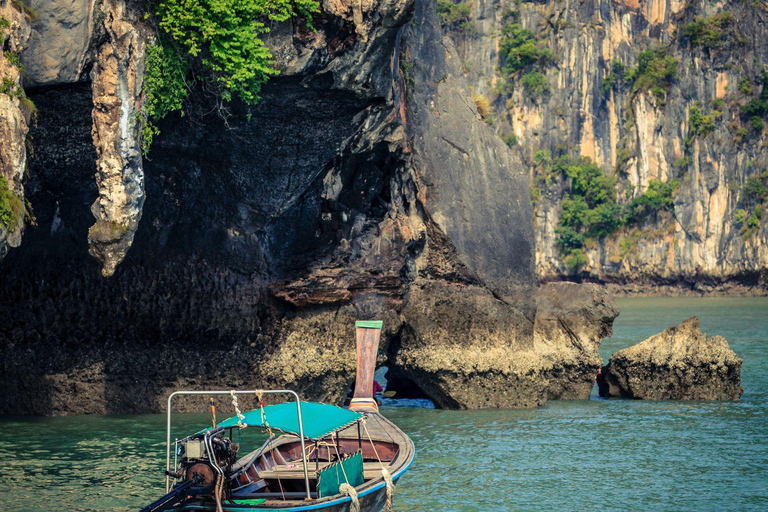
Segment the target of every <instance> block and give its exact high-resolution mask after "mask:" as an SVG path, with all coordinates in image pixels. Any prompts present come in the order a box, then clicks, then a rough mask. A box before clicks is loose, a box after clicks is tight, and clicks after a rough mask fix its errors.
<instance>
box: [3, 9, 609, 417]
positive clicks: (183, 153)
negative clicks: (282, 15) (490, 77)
mask: <svg viewBox="0 0 768 512" xmlns="http://www.w3.org/2000/svg"><path fill="white" fill-rule="evenodd" d="M120 5H122V4H120V2H105V3H103V4H102V8H109V9H107V11H100V12H103V13H105V16H104V17H103V18H99V21H98V22H99V23H101V24H102V25H103V26H104V27H106V29H112V30H118V29H121V30H122V29H125V30H126V32H124V34H125V36H126V37H124V38H110V37H107V36H109V30H107V32H105V38H102V39H100V40H99V41H98V42H99V44H100V45H101V46H96V47H95V48H97V49H98V53H96V54H94V55H98V60H97V61H95V63H94V66H95V67H94V75H93V86H92V88H90V89H89V87H88V85H77V84H71V83H69V84H60V85H58V86H56V87H48V88H38V89H37V90H36V91H35V93H34V94H35V100H36V101H37V102H38V104H39V106H40V121H39V124H38V127H37V128H36V129H35V132H34V136H35V137H36V141H37V143H38V145H39V151H38V154H37V156H36V158H35V159H33V160H32V162H31V172H30V179H29V183H28V188H29V189H30V190H32V195H31V197H32V202H33V204H35V205H36V212H37V217H38V222H37V226H35V227H33V228H30V230H29V233H28V236H27V238H26V240H25V243H24V244H23V245H22V246H21V247H20V248H19V249H18V250H17V251H14V252H12V253H11V254H9V256H8V257H7V258H6V259H5V260H4V261H3V262H2V263H0V270H2V272H0V349H1V350H2V353H3V356H4V357H3V358H2V361H1V362H0V382H1V383H2V386H3V387H4V389H9V390H10V391H11V392H9V393H7V394H5V396H4V398H2V399H1V400H0V413H27V414H32V413H34V414H64V413H77V412H150V411H157V410H160V409H161V408H162V407H163V405H164V400H165V396H166V395H167V393H168V392H170V391H172V390H174V389H179V388H183V387H187V388H188V387H211V386H215V387H223V388H231V387H256V388H258V387H268V386H269V387H286V386H287V387H291V388H295V389H297V391H299V392H300V393H301V394H302V395H303V396H305V397H307V398H313V399H321V400H326V401H331V402H338V401H340V400H341V399H342V398H343V396H344V394H345V392H346V389H347V387H348V385H349V384H350V383H351V381H352V379H353V375H354V368H353V367H354V353H355V352H354V332H353V329H354V328H353V323H354V320H356V319H370V318H381V319H383V320H384V323H385V330H384V335H383V346H382V355H381V362H382V363H387V364H389V365H390V366H391V367H393V368H394V369H395V370H397V371H399V372H400V373H401V374H403V375H404V376H406V377H407V378H409V379H410V380H411V381H412V382H413V383H414V384H415V385H416V386H418V387H420V388H422V389H423V390H424V391H426V392H427V393H428V395H429V396H430V397H432V398H433V399H435V400H436V401H437V402H438V404H439V405H441V406H445V407H487V406H533V405H538V404H542V403H544V401H546V400H547V399H548V398H555V397H582V398H583V397H584V389H585V388H584V386H583V385H582V384H583V382H586V381H587V380H590V379H591V378H592V376H593V375H594V372H595V369H596V368H594V366H595V364H594V361H593V359H594V357H593V356H594V354H593V352H594V350H595V347H596V346H597V344H598V343H599V338H600V335H601V333H602V334H604V333H605V332H607V331H606V329H607V327H606V325H610V322H611V320H612V319H613V317H614V316H615V315H616V314H617V311H616V310H615V308H614V307H613V306H612V305H611V303H610V300H609V299H607V298H606V297H605V296H603V295H601V294H600V293H599V292H597V291H596V290H591V289H590V290H586V291H585V292H578V293H576V292H574V293H565V294H563V297H562V301H563V304H561V305H559V306H558V307H565V308H566V310H569V311H574V312H579V308H580V307H581V306H576V305H572V306H570V308H569V307H568V306H567V304H568V299H567V298H568V297H569V296H570V297H572V299H573V300H576V301H577V302H579V303H582V302H584V301H586V302H587V306H586V308H587V309H590V305H589V304H590V303H589V301H592V306H593V309H590V311H593V312H594V315H592V316H591V317H589V318H590V319H589V320H583V319H582V320H579V319H569V320H566V323H567V324H569V325H571V324H572V325H575V326H576V327H571V329H572V331H573V333H572V334H568V335H561V334H556V333H555V331H556V327H555V326H554V325H550V326H549V327H547V326H548V325H549V324H550V323H551V318H552V315H553V312H552V311H551V310H549V312H546V313H545V314H544V316H543V317H537V311H536V304H537V299H536V298H535V293H536V292H535V289H534V283H535V275H534V267H533V263H534V254H533V229H532V207H531V203H530V200H529V189H528V182H527V177H526V176H525V173H524V169H523V167H522V165H521V162H520V160H519V157H518V156H517V155H515V154H514V153H512V152H511V151H510V150H509V149H508V148H507V147H506V146H505V145H504V144H503V143H502V142H501V141H500V140H499V139H498V138H497V137H496V135H495V134H494V132H493V130H492V129H491V128H489V127H488V126H486V125H485V124H484V123H483V122H482V121H481V120H480V118H479V115H478V113H477V110H476V107H475V105H474V103H473V102H472V101H471V99H470V94H469V91H468V89H467V84H466V81H465V79H464V77H463V74H462V72H461V70H460V67H459V59H458V56H457V53H456V51H455V49H454V47H453V45H452V43H451V42H450V40H448V39H446V38H443V35H442V34H441V32H440V30H439V20H438V18H437V14H436V11H435V5H434V3H433V2H430V1H416V2H407V1H382V2H374V3H371V4H370V5H368V4H366V5H365V6H362V7H361V6H360V4H358V3H355V2H326V3H325V4H324V13H323V14H322V15H320V16H318V17H317V19H316V20H315V21H314V23H313V24H314V26H315V28H316V29H317V30H316V31H311V30H308V29H307V28H306V26H305V25H304V24H303V23H301V22H297V23H286V24H284V25H280V26H278V27H275V30H274V31H273V32H272V33H271V35H270V38H269V44H270V47H272V48H274V52H275V55H276V57H277V58H278V62H279V63H280V65H281V71H282V74H281V76H279V77H277V78H275V79H273V80H271V81H270V82H269V83H268V84H267V85H266V86H265V87H264V89H263V91H262V97H263V99H262V101H261V102H260V103H259V105H258V106H256V107H255V108H253V109H250V110H248V109H246V108H245V107H244V106H242V105H233V106H232V115H231V117H229V118H228V119H222V118H221V117H219V116H216V115H209V114H206V113H207V112H210V111H211V110H212V109H211V104H210V100H209V99H207V98H206V97H205V95H203V94H198V93H196V94H193V99H192V104H191V105H189V107H188V112H187V116H186V117H185V118H184V119H181V118H179V117H177V116H170V117H169V118H166V119H165V120H164V121H163V123H162V125H161V126H160V128H161V131H162V134H163V135H162V136H161V137H159V138H158V140H157V141H156V142H155V145H154V147H153V149H152V152H151V154H150V155H149V158H147V159H145V160H144V161H143V162H141V164H142V167H143V172H144V179H145V186H144V197H145V199H144V202H143V208H141V219H140V220H138V218H137V224H136V232H135V236H133V243H132V245H131V246H130V250H128V251H127V253H125V259H124V260H123V262H122V263H121V264H120V265H119V266H117V267H116V268H114V275H113V277H111V278H108V279H106V278H104V277H102V276H101V275H100V265H99V264H98V263H97V262H96V261H94V260H93V259H92V258H90V257H89V256H88V254H87V252H88V249H89V247H90V248H91V249H93V248H94V247H98V244H95V243H94V236H93V232H94V229H91V228H90V225H91V223H92V217H91V215H90V212H89V209H90V205H91V204H93V203H94V201H95V200H97V199H98V201H99V203H98V204H101V201H102V200H104V199H105V195H104V183H105V181H104V179H103V178H104V177H103V174H104V173H103V172H101V171H99V170H100V169H103V164H104V161H105V154H106V153H107V149H105V148H108V149H110V150H111V149H112V146H109V145H108V144H107V142H109V144H114V143H115V142H121V143H123V142H124V143H125V144H126V148H127V151H125V152H122V153H119V157H120V158H123V160H120V159H119V158H116V159H115V160H114V161H116V162H118V164H119V165H118V164H116V165H115V166H113V167H112V168H113V169H118V170H119V169H122V171H121V172H122V175H121V176H122V177H123V178H125V176H126V172H127V171H126V167H125V166H126V165H127V164H126V160H125V159H124V157H125V155H130V154H131V151H132V149H133V148H134V147H135V146H133V144H132V141H131V139H130V138H127V139H126V138H125V137H124V136H123V135H125V134H126V133H128V132H126V131H125V130H123V131H120V130H113V129H110V127H111V126H114V120H115V116H117V119H119V118H120V116H121V115H122V114H123V111H124V109H125V108H135V105H136V100H135V91H136V90H137V89H136V87H137V85H136V84H137V83H138V81H139V75H140V68H141V65H140V63H139V62H134V61H131V60H129V61H125V60H121V59H125V57H126V55H127V53H125V52H133V53H132V55H134V60H135V58H136V57H137V56H139V55H140V54H141V52H140V44H141V42H140V39H138V40H137V39H136V38H137V37H139V35H140V34H139V32H140V28H136V26H137V25H136V24H132V23H129V24H128V25H123V24H122V21H121V20H124V19H125V17H120V16H119V13H120V12H121V11H120V10H119V7H120ZM114 9H117V10H114ZM115 13H117V15H116V14H115ZM110 15H112V17H111V18H110ZM131 19H135V18H131ZM110 23H111V24H110ZM115 23H117V24H118V25H119V26H118V27H117V28H114V24H115ZM131 27H133V28H131ZM136 31H139V32H136ZM137 34H139V35H137ZM116 41H117V42H118V43H119V44H116V43H115V42H116ZM131 41H134V42H133V43H131ZM136 41H139V42H136ZM123 43H130V44H134V45H137V46H130V44H129V45H128V46H124V45H123ZM131 48H132V49H131ZM121 62H123V63H124V64H125V66H124V67H123V68H120V63H121ZM113 64H114V65H113ZM115 65H116V66H117V68H115V67H114V66H115ZM115 69H117V71H115ZM121 69H122V70H123V71H121ZM121 72H122V73H123V74H122V75H121ZM121 77H127V78H126V80H127V81H126V80H123V81H121V80H122V78H121ZM120 84H123V85H122V86H121V85H120ZM126 85H127V86H129V87H128V89H129V91H133V94H132V95H129V96H128V99H127V100H126V101H123V100H124V97H121V96H119V95H118V96H114V91H115V90H117V91H118V92H119V91H120V90H121V89H120V87H125V86H126ZM102 92H103V94H102ZM121 98H123V99H121ZM118 100H119V101H118ZM91 109H93V110H94V114H93V120H92V119H91V115H90V111H91ZM247 114H250V115H247ZM102 115H103V116H104V119H103V120H102V119H101V117H100V116H102ZM92 125H93V127H94V133H95V136H94V140H95V142H96V145H94V144H92V143H91V142H90V141H89V134H90V132H91V126H92ZM118 128H120V126H119V123H118ZM101 130H108V133H109V135H108V136H107V138H106V139H105V142H104V144H100V141H101V140H102V139H101V138H100V137H101V133H102V132H101ZM121 134H122V135H121ZM110 161H111V160H110ZM128 161H130V160H128ZM121 166H122V167H121ZM133 169H134V170H135V169H136V168H135V167H134V168H133ZM97 172H98V176H97V181H96V182H94V180H93V175H94V174H96V173H97ZM116 174H117V175H120V172H117V173H116ZM134 175H136V174H135V173H134ZM118 177H119V176H118ZM121 183H122V185H121ZM124 183H125V181H122V182H121V181H120V180H117V182H116V185H115V186H114V189H115V190H112V191H111V192H110V193H109V197H107V199H110V198H112V199H114V198H120V197H128V196H126V195H125V194H123V192H122V190H124V189H125V185H124ZM121 187H122V188H121ZM129 197H136V196H130V195H129ZM123 204H125V203H123ZM132 204H138V203H137V202H136V201H134V202H133V203H132ZM125 247H127V245H126V246H125ZM105 261H106V260H105ZM115 261H116V260H115ZM107 268H108V267H107ZM550 290H551V291H549V292H544V295H543V297H544V298H545V299H544V300H549V301H550V302H551V301H552V300H553V298H552V296H553V295H557V294H559V293H560V292H558V291H557V290H556V289H555V288H551V289H550ZM569 290H570V289H569ZM546 297H550V298H549V299H546ZM547 307H549V306H547ZM544 309H545V310H546V308H544ZM577 314H580V312H579V313H577ZM537 318H538V320H537ZM593 322H596V323H597V324H598V326H597V327H594V326H593V327H589V326H591V325H592V323H593ZM582 323H583V324H584V325H582ZM574 339H575V340H576V342H574ZM544 345H546V353H540V351H539V348H540V347H542V346H544ZM491 356H492V357H491ZM577 374H580V375H577ZM558 382H559V383H558ZM583 388H584V389H583ZM84 395H87V396H88V397H89V398H84ZM41 397H42V398H41ZM190 407H191V405H190Z"/></svg>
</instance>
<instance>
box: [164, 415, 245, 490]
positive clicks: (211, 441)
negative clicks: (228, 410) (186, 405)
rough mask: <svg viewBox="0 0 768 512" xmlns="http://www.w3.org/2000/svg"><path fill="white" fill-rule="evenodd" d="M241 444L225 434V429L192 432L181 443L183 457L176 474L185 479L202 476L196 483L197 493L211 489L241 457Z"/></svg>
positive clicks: (181, 455)
mask: <svg viewBox="0 0 768 512" xmlns="http://www.w3.org/2000/svg"><path fill="white" fill-rule="evenodd" d="M238 448H239V445H238V444H236V443H233V442H232V441H231V440H230V439H228V438H227V437H224V431H223V430H214V431H211V432H206V433H201V434H195V435H194V436H190V437H188V438H187V439H184V440H182V441H181V442H180V443H179V456H180V457H181V460H180V462H179V468H178V472H177V473H176V475H174V476H176V477H178V478H183V479H184V480H193V479H194V478H195V477H198V478H199V480H200V481H199V482H198V483H197V484H196V485H195V486H194V487H193V490H194V491H195V493H205V492H210V491H212V490H213V487H214V485H215V484H216V483H217V480H219V477H220V478H221V479H222V480H223V478H224V475H225V474H226V472H227V470H228V469H229V467H230V466H231V465H232V464H234V462H235V461H236V460H237V450H238Z"/></svg>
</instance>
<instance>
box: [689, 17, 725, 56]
mask: <svg viewBox="0 0 768 512" xmlns="http://www.w3.org/2000/svg"><path fill="white" fill-rule="evenodd" d="M732 23H733V13H731V12H730V11H723V12H721V13H719V14H715V15H713V16H708V17H698V16H697V17H696V18H694V20H693V21H692V22H691V23H688V24H686V25H683V27H682V28H683V36H684V37H686V38H688V40H689V41H690V42H691V46H699V45H701V46H704V47H706V48H716V47H718V46H720V45H721V44H722V43H723V41H724V40H725V33H726V30H727V29H728V28H729V27H730V26H731V24H732Z"/></svg>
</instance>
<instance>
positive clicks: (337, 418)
mask: <svg viewBox="0 0 768 512" xmlns="http://www.w3.org/2000/svg"><path fill="white" fill-rule="evenodd" d="M243 416H244V419H243V420H242V421H243V423H244V424H246V425H247V426H249V427H261V428H266V427H267V424H268V425H269V427H270V428H272V429H275V430H280V431H281V432H285V433H287V434H295V435H297V436H298V435H299V417H298V411H297V408H296V402H286V403H284V404H276V405H268V406H266V407H264V419H265V420H266V422H262V415H261V409H254V410H252V411H248V412H246V413H243ZM362 416H363V415H362V414H360V413H357V412H353V411H349V410H347V409H342V408H341V407H336V406H335V405H328V404H318V403H315V402H301V418H302V422H303V424H304V437H308V438H309V439H320V438H321V437H325V436H327V435H328V434H331V433H333V432H336V431H337V430H340V429H342V428H344V427H346V426H349V425H351V424H352V423H354V422H356V421H357V420H359V419H360V418H362ZM218 426H219V427H225V428H226V427H236V426H237V416H233V417H231V418H228V419H226V420H224V421H222V422H221V423H219V424H218Z"/></svg>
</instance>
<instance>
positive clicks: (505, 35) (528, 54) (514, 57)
mask: <svg viewBox="0 0 768 512" xmlns="http://www.w3.org/2000/svg"><path fill="white" fill-rule="evenodd" d="M501 33H502V38H501V41H500V42H499V53H500V55H501V62H502V64H501V70H502V71H503V73H504V75H506V76H510V75H512V74H514V73H517V72H518V71H522V70H531V69H532V68H533V67H534V66H536V65H537V64H540V65H546V64H550V63H552V62H554V61H555V56H554V54H553V53H552V51H551V50H550V49H549V48H547V47H546V45H545V44H544V42H543V41H539V40H538V39H536V35H535V34H534V33H533V32H532V31H530V30H528V29H527V28H523V27H522V25H520V24H519V23H513V24H511V25H507V26H506V27H504V28H503V29H502V32H501Z"/></svg>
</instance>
